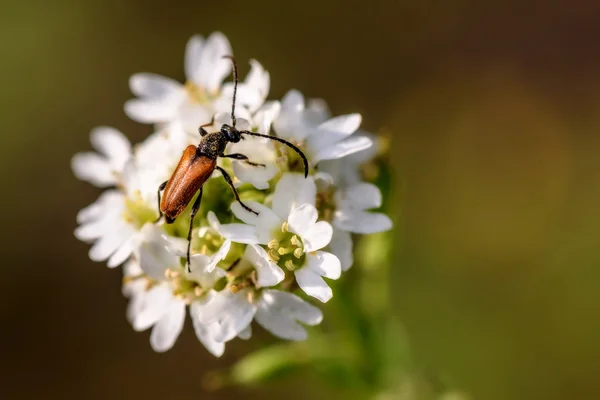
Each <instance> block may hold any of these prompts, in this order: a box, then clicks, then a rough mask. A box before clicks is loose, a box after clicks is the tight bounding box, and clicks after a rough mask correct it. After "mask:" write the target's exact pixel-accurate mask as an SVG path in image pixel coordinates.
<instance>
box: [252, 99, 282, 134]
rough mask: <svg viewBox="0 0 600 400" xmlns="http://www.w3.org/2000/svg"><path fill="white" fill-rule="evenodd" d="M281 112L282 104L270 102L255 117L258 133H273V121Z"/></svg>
mask: <svg viewBox="0 0 600 400" xmlns="http://www.w3.org/2000/svg"><path fill="white" fill-rule="evenodd" d="M280 111H281V104H280V103H279V102H278V101H268V102H266V103H265V104H263V106H262V107H261V108H260V109H259V110H258V111H257V112H256V114H255V115H254V125H255V126H256V132H260V133H264V134H265V135H268V134H269V132H270V131H271V125H273V121H275V119H276V118H277V116H278V115H279V112H280Z"/></svg>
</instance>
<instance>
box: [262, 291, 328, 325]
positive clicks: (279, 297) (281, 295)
mask: <svg viewBox="0 0 600 400" xmlns="http://www.w3.org/2000/svg"><path fill="white" fill-rule="evenodd" d="M268 296H270V298H271V300H270V303H271V304H273V305H276V306H277V308H280V309H282V310H285V312H286V314H288V315H290V316H291V317H292V318H294V319H296V320H298V321H300V322H302V323H304V324H306V325H311V326H314V325H318V324H320V323H321V321H322V320H323V313H322V312H321V310H319V309H318V308H317V307H315V306H313V305H312V304H310V303H309V302H307V301H304V300H302V299H301V298H300V297H298V296H296V295H295V294H292V293H288V292H283V291H281V290H275V289H265V290H263V292H262V297H261V300H262V301H267V300H268V299H269V297H268Z"/></svg>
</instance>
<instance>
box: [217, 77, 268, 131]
mask: <svg viewBox="0 0 600 400" xmlns="http://www.w3.org/2000/svg"><path fill="white" fill-rule="evenodd" d="M263 98H264V97H263V95H262V93H261V92H260V90H258V89H257V88H255V87H252V86H250V85H248V84H246V83H243V82H240V83H239V84H238V87H237V94H236V101H235V104H236V106H240V107H246V108H248V109H250V110H256V109H258V108H259V107H260V106H261V105H262V103H263ZM219 101H220V102H221V107H218V108H219V109H223V108H225V107H227V106H229V107H227V108H231V102H232V101H233V83H232V82H229V83H225V84H224V85H223V88H222V92H221V98H220V99H219ZM236 116H237V113H236ZM236 127H237V125H236Z"/></svg>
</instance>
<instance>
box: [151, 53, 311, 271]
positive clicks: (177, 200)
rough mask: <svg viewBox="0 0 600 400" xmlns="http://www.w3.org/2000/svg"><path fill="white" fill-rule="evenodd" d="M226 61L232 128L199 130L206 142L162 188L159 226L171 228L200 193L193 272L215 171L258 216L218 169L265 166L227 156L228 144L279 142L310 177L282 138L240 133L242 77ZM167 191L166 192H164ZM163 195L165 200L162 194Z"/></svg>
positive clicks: (193, 148)
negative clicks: (222, 163) (230, 163)
mask: <svg viewBox="0 0 600 400" xmlns="http://www.w3.org/2000/svg"><path fill="white" fill-rule="evenodd" d="M223 58H228V59H230V60H231V62H232V64H233V79H234V86H233V102H232V104H231V121H232V124H231V125H228V124H223V125H222V126H221V129H220V130H219V131H217V132H213V133H208V132H207V131H206V129H204V128H205V127H207V126H210V125H212V124H213V122H210V123H208V124H205V125H202V126H200V127H199V128H198V131H199V133H200V136H201V137H202V139H201V140H200V143H199V144H198V146H194V145H189V146H188V147H187V148H186V149H185V150H184V152H183V155H182V156H181V159H180V160H179V163H178V164H177V167H176V168H175V171H174V172H173V174H172V175H171V178H169V180H168V181H165V182H163V183H162V184H161V185H160V186H159V188H158V212H159V217H158V219H157V221H156V222H159V221H160V220H161V218H162V217H163V216H164V217H165V222H166V223H167V224H172V223H173V222H175V219H176V218H177V217H178V216H179V215H180V214H181V213H182V212H183V211H184V210H185V208H186V207H187V205H188V204H189V203H190V201H192V198H193V197H194V195H195V194H196V192H199V193H198V197H197V198H196V201H195V202H194V204H193V206H192V214H191V216H190V228H189V230H188V235H187V240H188V245H187V253H186V255H187V259H186V260H187V268H188V271H190V245H191V239H192V229H193V227H194V217H195V216H196V213H197V212H198V210H199V209H200V203H201V202H202V186H203V185H204V183H205V182H206V181H207V180H208V178H209V177H210V176H211V175H212V173H213V171H214V170H215V169H217V170H219V171H220V172H221V175H222V176H223V178H224V179H225V181H226V182H227V183H228V184H229V186H230V187H231V190H233V194H234V196H235V199H236V200H237V201H238V202H239V203H240V205H241V206H242V207H244V208H245V209H246V210H247V211H249V212H251V213H253V214H255V215H258V213H257V212H256V211H254V210H252V209H251V208H250V207H248V206H247V205H245V204H244V203H243V202H242V201H241V200H240V196H239V194H238V191H237V189H236V188H235V186H234V185H233V182H232V180H231V177H230V176H229V174H228V173H227V171H225V170H224V169H223V168H221V167H219V166H218V165H217V158H219V157H222V158H231V159H234V160H241V161H244V162H246V163H247V164H250V165H253V166H262V167H264V164H258V163H254V162H251V161H250V160H248V157H247V156H245V155H244V154H240V153H234V154H225V153H224V152H225V147H227V144H228V143H237V142H239V141H240V140H244V136H243V135H250V136H259V137H263V138H267V139H271V140H275V141H277V142H280V143H283V144H285V145H286V146H288V147H290V148H291V149H292V150H294V151H295V152H296V153H298V155H299V156H300V157H302V161H303V162H304V177H305V178H306V177H307V176H308V160H307V159H306V156H305V155H304V153H303V152H302V150H300V149H299V148H298V147H296V146H295V145H293V144H292V143H290V142H288V141H286V140H283V139H281V138H278V137H276V136H271V135H265V134H262V133H256V132H251V131H247V130H241V131H240V130H238V129H237V128H236V127H235V125H236V118H235V97H236V94H237V85H238V74H237V65H236V63H235V60H234V59H233V57H231V56H225V57H223ZM163 191H164V192H163ZM161 192H163V195H162V198H161V195H160V193H161Z"/></svg>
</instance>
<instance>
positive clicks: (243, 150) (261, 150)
mask: <svg viewBox="0 0 600 400" xmlns="http://www.w3.org/2000/svg"><path fill="white" fill-rule="evenodd" d="M278 112H279V103H278V102H268V103H266V104H265V105H264V106H263V107H261V108H260V110H258V111H257V113H256V114H255V115H254V116H252V120H251V121H248V120H246V119H245V118H237V125H236V127H237V129H239V130H250V131H252V127H257V131H258V132H260V133H264V134H268V132H269V129H270V126H271V123H272V121H273V119H274V118H275V116H276V115H277V113H278ZM231 123H232V121H231V114H229V113H218V114H216V115H215V120H214V124H213V129H215V130H217V129H219V128H220V127H221V125H223V124H228V125H231ZM234 153H240V154H244V155H246V156H247V157H248V161H250V162H252V163H255V164H262V165H251V164H248V163H247V162H245V161H240V160H233V159H232V160H231V163H232V166H233V174H234V176H235V178H236V180H237V181H239V182H247V183H250V184H251V185H252V186H254V187H255V188H257V189H259V190H264V189H268V188H269V181H270V180H271V179H272V178H273V177H274V176H275V175H276V174H277V172H278V171H279V168H278V167H277V152H276V150H275V146H274V145H273V141H272V140H270V139H266V138H260V137H256V136H243V137H242V140H240V141H239V142H238V143H230V144H228V146H227V150H226V151H225V154H226V155H227V154H234ZM236 183H237V182H236ZM236 186H239V183H237V184H236Z"/></svg>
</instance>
